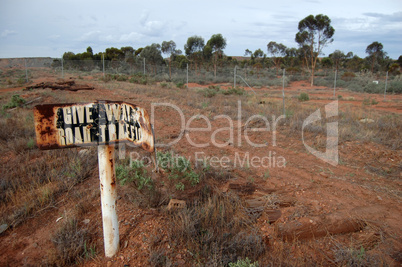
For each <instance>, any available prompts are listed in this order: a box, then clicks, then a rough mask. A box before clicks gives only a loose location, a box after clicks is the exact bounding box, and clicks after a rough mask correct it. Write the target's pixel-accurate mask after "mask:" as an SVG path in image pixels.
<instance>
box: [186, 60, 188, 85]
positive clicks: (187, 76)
mask: <svg viewBox="0 0 402 267" xmlns="http://www.w3.org/2000/svg"><path fill="white" fill-rule="evenodd" d="M186 65H187V71H186V79H187V89H188V63H187V64H186Z"/></svg>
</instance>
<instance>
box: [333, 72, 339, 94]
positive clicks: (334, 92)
mask: <svg viewBox="0 0 402 267" xmlns="http://www.w3.org/2000/svg"><path fill="white" fill-rule="evenodd" d="M337 71H338V70H335V80H334V97H335V88H336V74H337Z"/></svg>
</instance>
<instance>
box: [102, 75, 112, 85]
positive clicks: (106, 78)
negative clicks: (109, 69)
mask: <svg viewBox="0 0 402 267" xmlns="http://www.w3.org/2000/svg"><path fill="white" fill-rule="evenodd" d="M101 80H102V81H103V82H105V83H106V82H110V81H111V80H112V75H110V74H105V75H104V76H102V78H101Z"/></svg>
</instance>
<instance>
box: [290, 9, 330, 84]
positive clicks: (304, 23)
mask: <svg viewBox="0 0 402 267" xmlns="http://www.w3.org/2000/svg"><path fill="white" fill-rule="evenodd" d="M298 30H299V31H298V32H297V33H296V37H295V40H296V42H297V43H298V44H299V46H300V47H305V46H307V47H308V50H309V54H310V57H309V60H310V62H309V63H310V64H309V65H310V67H311V85H313V84H314V71H315V67H316V65H317V59H318V56H319V55H322V50H323V49H324V47H326V46H327V45H328V44H330V43H332V42H333V40H334V39H333V38H332V36H333V35H334V33H335V29H334V28H333V27H332V26H331V20H330V19H329V17H328V16H326V15H322V14H319V15H316V16H313V15H309V16H307V17H305V18H304V19H302V20H301V21H300V22H299V26H298Z"/></svg>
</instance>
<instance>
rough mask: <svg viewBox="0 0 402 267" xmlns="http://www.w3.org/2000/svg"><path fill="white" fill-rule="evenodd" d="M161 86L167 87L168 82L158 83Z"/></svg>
mask: <svg viewBox="0 0 402 267" xmlns="http://www.w3.org/2000/svg"><path fill="white" fill-rule="evenodd" d="M159 85H160V86H161V87H162V88H167V87H168V84H167V83H160V84H159Z"/></svg>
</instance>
